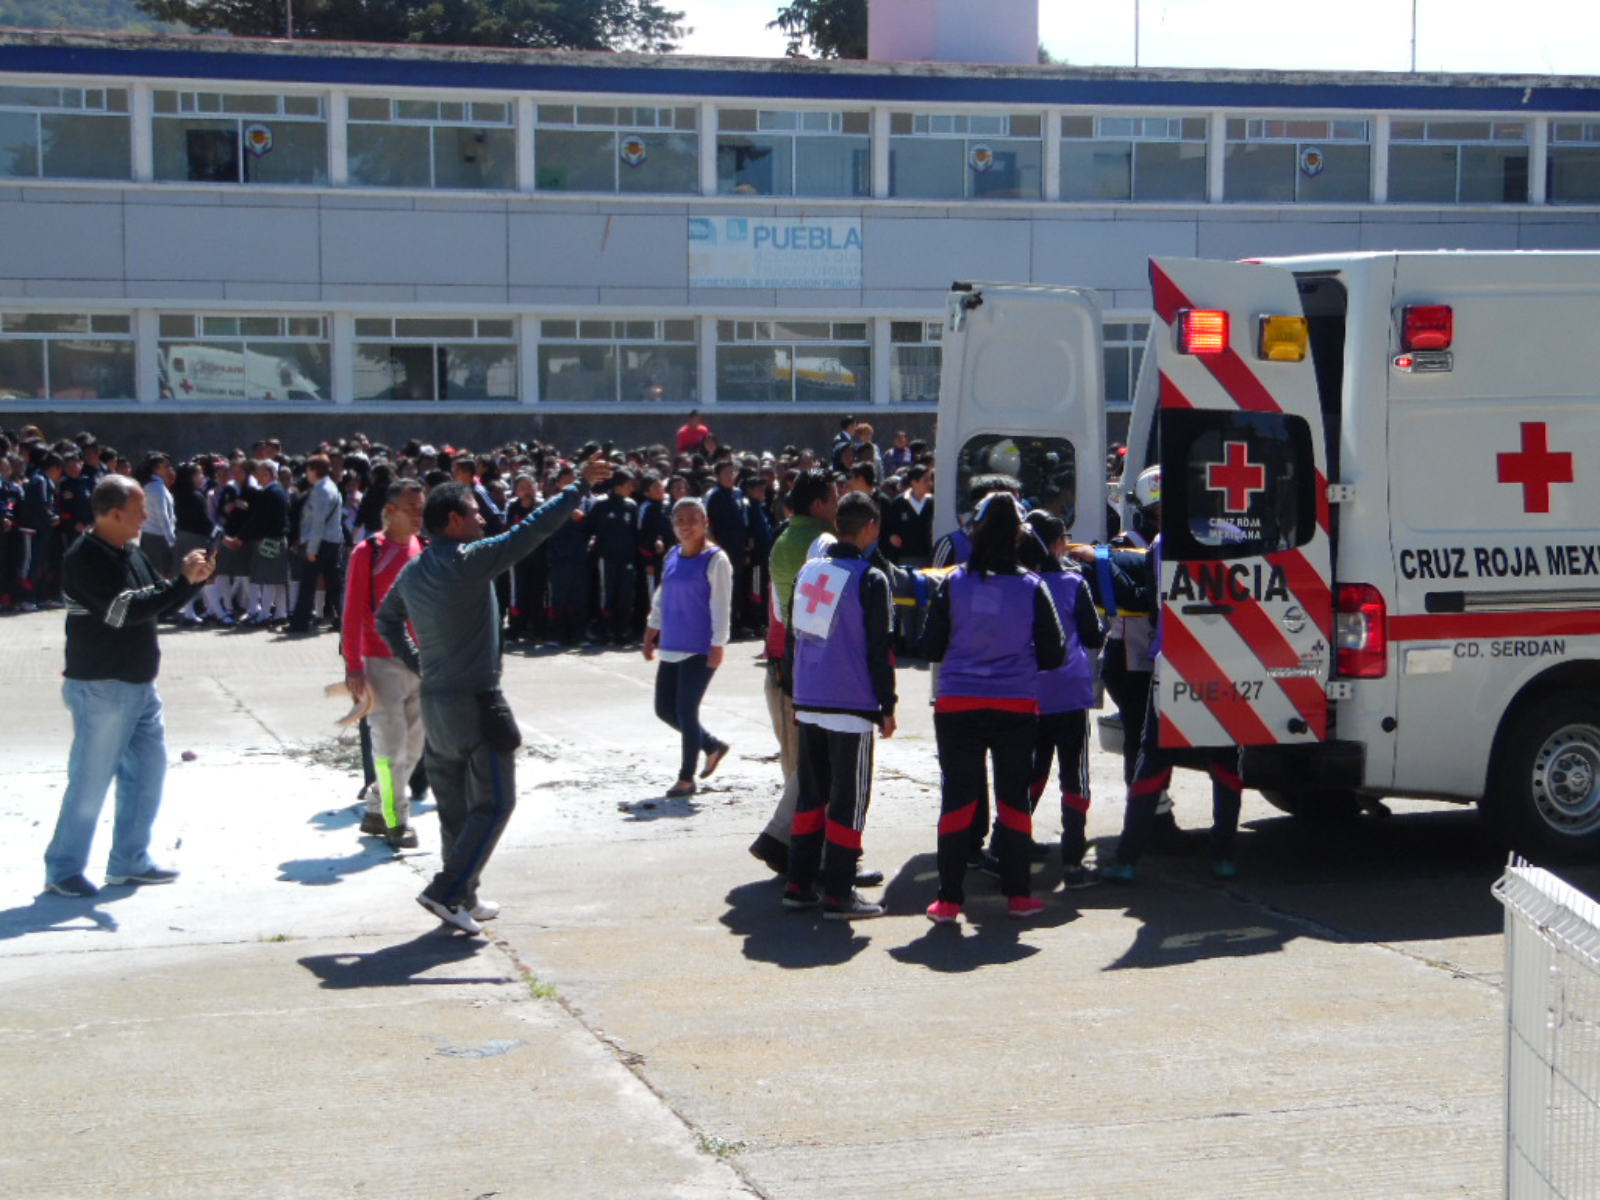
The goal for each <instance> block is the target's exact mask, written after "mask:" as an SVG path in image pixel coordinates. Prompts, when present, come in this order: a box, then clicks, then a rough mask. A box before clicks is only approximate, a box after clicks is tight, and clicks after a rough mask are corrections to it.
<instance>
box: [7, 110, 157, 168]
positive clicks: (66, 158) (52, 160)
mask: <svg viewBox="0 0 1600 1200" xmlns="http://www.w3.org/2000/svg"><path fill="white" fill-rule="evenodd" d="M40 122H41V126H42V131H43V135H44V137H43V153H44V175H45V177H46V178H51V179H129V178H132V176H133V159H132V142H131V138H132V133H131V125H130V122H129V119H128V118H127V117H89V116H84V117H76V116H71V115H69V114H67V113H45V114H43V115H42V116H41V118H40ZM0 153H3V152H0Z"/></svg>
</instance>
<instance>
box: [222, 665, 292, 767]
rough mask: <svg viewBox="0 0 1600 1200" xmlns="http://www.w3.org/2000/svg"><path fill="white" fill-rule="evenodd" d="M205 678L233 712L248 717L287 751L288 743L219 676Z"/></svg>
mask: <svg viewBox="0 0 1600 1200" xmlns="http://www.w3.org/2000/svg"><path fill="white" fill-rule="evenodd" d="M207 678H208V679H210V680H211V682H212V683H214V684H216V686H217V689H218V690H219V691H221V692H222V694H223V695H224V696H226V697H227V698H228V699H229V700H231V701H232V702H233V711H234V712H236V713H239V714H241V715H243V716H246V717H249V718H250V719H251V720H252V721H254V722H255V723H256V724H257V725H259V726H261V728H262V729H263V730H264V731H265V732H266V735H267V736H268V737H269V738H271V739H272V740H273V741H275V742H277V743H278V745H279V746H281V747H283V748H284V749H285V750H287V749H288V743H287V742H285V741H284V740H283V739H282V738H281V737H279V736H278V731H277V730H275V729H273V728H272V726H270V725H268V724H267V723H266V722H265V721H263V720H262V719H261V718H260V717H259V716H257V715H256V712H255V710H254V709H252V708H251V707H250V706H249V705H248V704H246V703H245V702H244V700H243V699H242V698H241V697H240V696H239V694H238V693H237V692H235V691H234V690H233V689H232V688H230V687H229V686H228V685H227V684H225V683H223V682H222V678H221V676H218V675H209V676H207Z"/></svg>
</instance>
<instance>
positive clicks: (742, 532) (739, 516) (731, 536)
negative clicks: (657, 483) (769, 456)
mask: <svg viewBox="0 0 1600 1200" xmlns="http://www.w3.org/2000/svg"><path fill="white" fill-rule="evenodd" d="M738 479H739V466H738V464H737V463H735V462H733V461H731V460H730V459H723V460H722V461H721V462H719V463H718V464H717V486H716V487H714V488H712V489H711V490H710V491H709V492H707V493H706V517H707V518H708V519H709V520H710V522H711V540H712V541H714V542H716V544H717V545H719V546H721V547H722V552H723V553H724V554H726V555H727V556H728V561H729V562H730V563H732V564H733V613H732V617H733V634H734V636H735V637H738V636H740V635H741V634H742V633H744V632H745V622H744V620H743V618H744V615H745V614H744V606H743V603H742V601H741V597H743V596H747V595H749V594H750V514H749V511H748V505H746V503H745V498H744V492H743V491H741V490H740V488H739V484H738Z"/></svg>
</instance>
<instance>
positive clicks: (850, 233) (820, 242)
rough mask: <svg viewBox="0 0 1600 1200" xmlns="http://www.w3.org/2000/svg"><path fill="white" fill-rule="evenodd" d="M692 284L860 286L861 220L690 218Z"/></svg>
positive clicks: (758, 286)
mask: <svg viewBox="0 0 1600 1200" xmlns="http://www.w3.org/2000/svg"><path fill="white" fill-rule="evenodd" d="M689 286H690V287H702V288H709V287H715V288H858V287H860V286H861V221H860V220H859V219H858V218H848V219H845V218H828V219H823V220H793V219H785V218H780V217H690V218H689Z"/></svg>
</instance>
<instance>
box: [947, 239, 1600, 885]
mask: <svg viewBox="0 0 1600 1200" xmlns="http://www.w3.org/2000/svg"><path fill="white" fill-rule="evenodd" d="M1150 285H1151V307H1152V310H1153V312H1154V320H1153V322H1152V325H1151V335H1150V341H1149V344H1148V345H1147V347H1146V351H1145V356H1144V359H1143V365H1142V368H1141V370H1140V374H1139V379H1138V383H1137V385H1136V389H1135V401H1134V411H1133V414H1132V422H1131V426H1130V433H1129V438H1128V446H1129V449H1128V457H1127V465H1126V469H1125V472H1124V475H1123V479H1124V480H1125V481H1131V480H1133V479H1134V478H1136V477H1137V475H1138V473H1139V472H1140V471H1141V470H1142V469H1143V468H1144V467H1146V466H1148V465H1151V464H1153V463H1157V462H1159V464H1160V465H1161V469H1162V485H1163V497H1162V499H1163V505H1162V531H1163V537H1162V545H1163V561H1162V568H1161V594H1162V600H1161V606H1162V622H1163V624H1162V637H1163V658H1162V662H1161V664H1160V666H1159V669H1158V674H1157V680H1156V687H1157V690H1158V693H1159V706H1160V712H1161V727H1160V736H1161V739H1162V742H1163V743H1164V744H1165V745H1168V746H1171V747H1175V748H1182V747H1207V746H1218V745H1238V746H1241V747H1243V748H1244V756H1243V761H1244V774H1245V780H1246V783H1247V784H1248V785H1249V786H1251V787H1255V788H1258V789H1260V790H1261V791H1262V792H1263V793H1264V794H1265V795H1266V797H1267V798H1268V799H1269V800H1271V801H1272V802H1273V803H1275V804H1277V805H1278V806H1279V807H1280V808H1283V809H1284V810H1286V811H1289V812H1292V813H1297V814H1305V815H1316V814H1323V815H1329V814H1334V813H1340V812H1351V811H1354V810H1355V809H1356V807H1357V806H1358V805H1361V804H1362V803H1364V802H1371V801H1374V800H1378V799H1381V798H1383V797H1419V798H1435V799H1445V800H1453V801H1460V802H1470V803H1475V804H1477V805H1478V806H1479V807H1480V808H1481V809H1482V811H1483V812H1484V814H1485V815H1486V817H1487V818H1488V819H1489V820H1490V822H1491V823H1492V825H1493V826H1494V827H1495V828H1496V829H1497V830H1498V831H1500V832H1501V833H1503V835H1504V836H1505V837H1506V838H1507V839H1508V840H1509V841H1511V842H1512V843H1513V844H1515V845H1517V846H1519V847H1520V848H1522V849H1524V850H1525V851H1526V852H1529V853H1531V854H1534V855H1537V856H1542V857H1546V858H1568V859H1572V858H1589V859H1594V858H1597V857H1600V367H1597V358H1596V355H1595V353H1594V350H1593V348H1592V347H1591V346H1590V341H1591V339H1596V338H1597V336H1600V254H1584V253H1531V252H1504V253H1478V252H1471V253H1466V252H1434V253H1410V252H1403V253H1360V254H1338V255H1325V256H1313V257H1300V258H1273V259H1261V260H1251V261H1246V262H1211V261H1201V260H1193V259H1166V258H1161V259H1154V260H1152V261H1151V263H1150ZM1052 292H1054V293H1055V294H1054V295H1053V296H1052V295H1050V293H1052ZM950 301H951V308H950V316H949V319H948V322H947V326H948V327H947V331H946V340H945V344H946V347H947V353H949V354H950V358H949V360H948V361H949V364H950V365H949V367H948V368H947V372H946V386H945V392H944V393H943V394H942V395H941V415H940V421H941V427H942V428H944V427H948V428H950V429H951V431H952V433H953V434H954V435H955V444H956V446H957V447H958V452H957V455H958V464H957V471H955V472H952V475H953V476H959V475H960V472H961V464H962V463H963V462H964V461H965V458H966V457H967V456H968V450H967V448H968V445H969V444H974V443H975V442H977V441H981V440H982V439H984V438H987V439H990V440H991V441H992V440H996V439H999V438H1001V437H1002V435H1010V434H1011V430H1010V429H1009V428H1008V421H1007V418H1006V413H1005V408H1006V402H1005V399H1004V396H1005V391H1004V389H1005V387H1006V380H1005V377H1004V375H1002V374H1000V373H998V372H996V373H991V374H985V373H983V372H979V371H975V370H973V369H972V365H971V364H972V363H974V362H977V361H982V360H983V359H985V358H986V357H987V356H988V355H989V354H991V353H993V352H994V351H993V350H991V344H992V346H993V347H996V348H999V349H998V352H999V354H1000V355H1001V356H1002V358H1003V359H1004V361H1006V362H1007V363H1008V364H1009V372H1008V373H1009V375H1010V376H1011V378H1013V379H1017V380H1021V381H1022V383H1021V384H1020V386H1019V388H1018V390H1019V392H1020V394H1021V395H1022V396H1023V397H1024V402H1023V404H1022V410H1021V415H1020V419H1019V420H1017V421H1016V422H1014V424H1015V425H1016V426H1017V430H1016V433H1017V434H1020V435H1022V437H1023V440H1024V441H1026V440H1027V439H1029V438H1034V437H1044V438H1048V437H1052V436H1054V437H1057V438H1058V439H1060V440H1063V441H1065V442H1068V443H1070V444H1072V446H1073V448H1074V450H1075V451H1076V461H1077V464H1078V471H1079V474H1080V475H1087V474H1088V473H1090V472H1091V471H1093V472H1098V470H1099V466H1100V463H1101V461H1102V460H1103V454H1101V453H1097V451H1099V449H1100V447H1099V444H1098V443H1097V442H1096V441H1095V440H1094V430H1095V429H1096V428H1103V419H1104V406H1103V404H1096V403H1095V399H1096V397H1095V391H1094V387H1095V379H1096V373H1097V372H1098V370H1099V363H1100V346H1099V344H1098V335H1097V329H1098V327H1097V326H1095V327H1093V328H1090V327H1089V325H1088V324H1087V322H1088V321H1089V320H1090V319H1091V314H1092V312H1093V308H1092V303H1091V300H1090V298H1089V297H1088V296H1086V295H1085V294H1084V293H1083V291H1082V289H1075V288H1066V289H1048V288H1036V287H1029V288H1016V287H1007V286H1003V285H1000V286H997V285H977V284H973V285H964V284H958V285H957V286H956V288H955V289H954V290H953V291H952V294H951V298H950ZM1052 305H1053V306H1054V307H1055V308H1056V309H1057V310H1058V312H1059V317H1058V318H1055V319H1052V318H1050V317H1048V316H1047V315H1046V313H1047V311H1048V310H1049V309H1050V307H1051V306H1052ZM1052 388H1053V389H1054V403H1055V407H1056V410H1057V414H1058V416H1059V418H1060V422H1059V426H1058V428H1057V430H1056V431H1055V432H1054V433H1053V434H1048V433H1039V432H1038V430H1039V427H1040V425H1041V424H1042V423H1043V422H1042V420H1041V410H1042V409H1044V408H1047V407H1049V405H1048V404H1046V400H1045V395H1046V393H1048V392H1050V391H1051V389H1052ZM1080 406H1081V408H1082V409H1083V410H1084V411H1081V412H1080V411H1079V410H1080ZM1083 482H1092V483H1094V484H1095V485H1096V486H1102V485H1100V483H1099V479H1098V477H1096V478H1094V479H1093V480H1085V481H1083ZM940 484H941V492H940V496H941V503H940V508H939V509H938V510H936V511H942V512H943V513H952V512H955V511H957V508H958V504H957V501H958V493H957V491H956V485H957V484H958V478H954V477H953V478H952V479H950V480H949V481H948V482H947V481H945V480H941V481H940ZM1079 491H1080V493H1081V491H1082V489H1081V488H1080V489H1079ZM1085 503H1087V498H1086V497H1084V496H1082V495H1080V496H1079V511H1078V513H1077V516H1078V521H1079V523H1078V524H1077V526H1076V527H1075V536H1077V537H1080V538H1088V537H1092V536H1094V534H1095V532H1096V529H1097V526H1096V520H1097V514H1096V513H1092V512H1089V511H1087V510H1086V509H1085V508H1084V507H1083V506H1084V504H1085Z"/></svg>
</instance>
